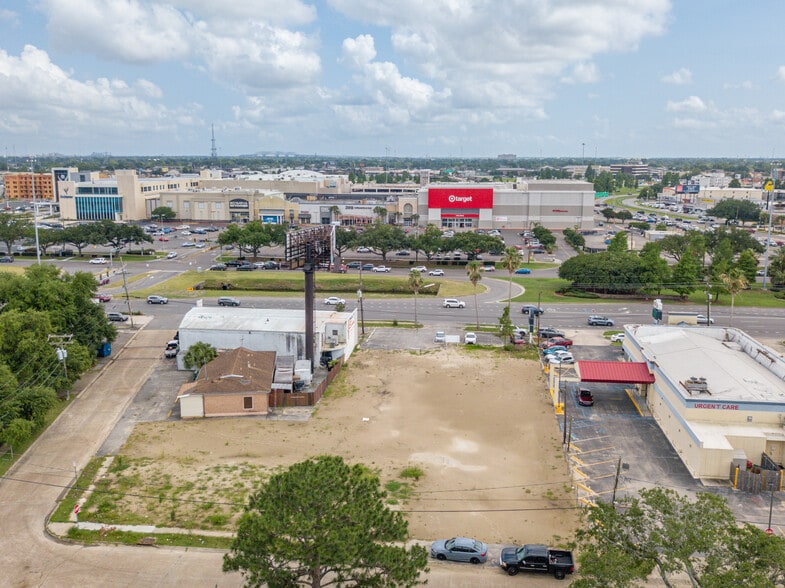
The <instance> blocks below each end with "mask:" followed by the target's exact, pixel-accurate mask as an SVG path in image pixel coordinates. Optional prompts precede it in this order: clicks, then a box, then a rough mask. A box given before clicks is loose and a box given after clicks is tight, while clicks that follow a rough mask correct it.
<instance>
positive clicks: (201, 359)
mask: <svg viewBox="0 0 785 588" xmlns="http://www.w3.org/2000/svg"><path fill="white" fill-rule="evenodd" d="M216 357H218V352H217V351H216V350H215V347H213V346H212V345H210V344H209V343H204V342H202V341H199V342H197V343H194V344H193V345H191V346H190V347H189V348H188V351H187V353H186V354H185V357H183V365H184V366H185V367H186V368H188V369H189V370H200V369H201V368H202V367H203V366H204V365H205V364H208V363H210V362H211V361H212V360H214V359H215V358H216Z"/></svg>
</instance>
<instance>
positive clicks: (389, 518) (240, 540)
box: [223, 456, 428, 588]
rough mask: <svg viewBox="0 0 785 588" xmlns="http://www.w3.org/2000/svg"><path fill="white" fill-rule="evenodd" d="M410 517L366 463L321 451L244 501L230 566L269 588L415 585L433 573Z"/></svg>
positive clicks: (227, 566)
mask: <svg viewBox="0 0 785 588" xmlns="http://www.w3.org/2000/svg"><path fill="white" fill-rule="evenodd" d="M407 538H408V524H407V522H406V519H405V518H404V516H403V515H402V514H401V513H399V512H395V511H392V510H390V509H389V508H388V507H387V506H386V505H385V504H384V492H383V491H382V490H381V489H380V486H379V479H378V477H377V476H376V475H375V474H373V473H372V472H371V471H370V470H368V468H366V467H364V466H362V465H351V466H350V465H348V464H346V463H345V462H344V461H343V459H341V458H340V457H335V456H319V457H316V458H313V459H309V460H306V461H303V462H300V463H297V464H294V465H293V466H291V467H290V468H289V469H288V470H286V471H284V472H281V473H278V474H274V475H273V476H272V477H270V479H269V480H268V481H267V482H265V483H264V484H263V485H262V487H261V488H260V489H259V490H258V491H257V492H256V493H254V494H253V495H252V496H251V497H250V499H249V502H248V505H247V506H246V509H245V513H244V514H243V516H242V518H241V520H240V524H239V526H238V529H237V536H236V538H235V539H234V542H233V543H232V548H231V551H230V552H229V553H228V554H226V555H225V556H224V564H223V569H224V571H227V572H228V571H241V572H242V573H243V575H244V576H245V585H246V586H254V587H255V586H263V585H267V586H270V587H271V588H275V587H285V586H297V585H300V586H310V587H311V588H319V587H321V586H326V585H328V584H335V585H338V586H375V587H393V586H396V587H397V586H404V587H406V586H415V585H417V584H420V583H421V580H420V576H421V574H422V573H423V572H427V562H428V554H427V552H426V550H425V548H423V547H421V546H417V545H415V546H412V547H411V548H409V549H407V548H406V547H404V546H402V545H400V543H402V542H404V541H406V539H407Z"/></svg>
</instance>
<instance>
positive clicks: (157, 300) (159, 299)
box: [147, 294, 169, 304]
mask: <svg viewBox="0 0 785 588" xmlns="http://www.w3.org/2000/svg"><path fill="white" fill-rule="evenodd" d="M147 304H169V299H168V298H166V297H164V296H158V295H157V294H152V295H150V296H148V297H147Z"/></svg>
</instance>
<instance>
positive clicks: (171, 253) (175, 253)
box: [166, 251, 177, 259]
mask: <svg viewBox="0 0 785 588" xmlns="http://www.w3.org/2000/svg"><path fill="white" fill-rule="evenodd" d="M175 257H177V251H170V252H169V253H167V254H166V259H174V258H175Z"/></svg>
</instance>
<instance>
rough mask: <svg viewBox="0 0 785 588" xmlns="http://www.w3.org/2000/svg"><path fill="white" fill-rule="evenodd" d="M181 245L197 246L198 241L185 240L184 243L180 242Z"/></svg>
mask: <svg viewBox="0 0 785 588" xmlns="http://www.w3.org/2000/svg"><path fill="white" fill-rule="evenodd" d="M180 247H196V243H194V242H193V241H184V242H183V243H180Z"/></svg>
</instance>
